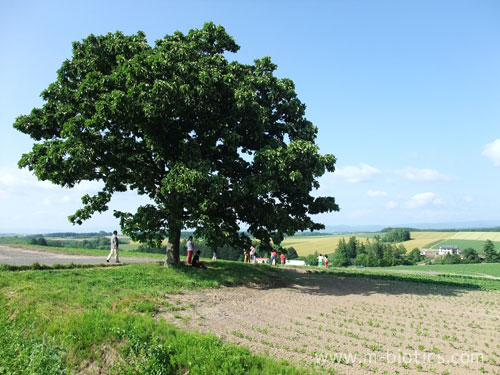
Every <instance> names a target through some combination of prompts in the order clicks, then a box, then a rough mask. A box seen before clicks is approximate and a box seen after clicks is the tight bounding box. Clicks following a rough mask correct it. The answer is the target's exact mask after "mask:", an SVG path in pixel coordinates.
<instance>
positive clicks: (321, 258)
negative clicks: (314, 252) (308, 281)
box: [318, 254, 323, 267]
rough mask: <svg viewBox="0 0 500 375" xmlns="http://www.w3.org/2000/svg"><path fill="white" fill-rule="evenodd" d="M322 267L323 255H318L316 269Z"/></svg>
mask: <svg viewBox="0 0 500 375" xmlns="http://www.w3.org/2000/svg"><path fill="white" fill-rule="evenodd" d="M321 266H323V255H321V254H319V255H318V267H321Z"/></svg>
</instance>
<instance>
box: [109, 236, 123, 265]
mask: <svg viewBox="0 0 500 375" xmlns="http://www.w3.org/2000/svg"><path fill="white" fill-rule="evenodd" d="M119 242H120V241H119V240H118V232H117V231H116V230H115V231H114V232H113V235H112V236H111V251H110V252H109V255H108V257H107V258H106V262H107V263H109V259H110V258H111V257H112V256H113V255H114V256H115V262H116V263H120V260H119V259H118V243H119Z"/></svg>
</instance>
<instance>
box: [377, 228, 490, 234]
mask: <svg viewBox="0 0 500 375" xmlns="http://www.w3.org/2000/svg"><path fill="white" fill-rule="evenodd" d="M391 229H393V228H391V227H389V228H384V229H382V230H381V231H380V232H382V233H384V232H388V231H389V230H391ZM403 229H407V230H408V231H410V232H500V227H489V228H459V229H449V228H443V229H417V228H403Z"/></svg>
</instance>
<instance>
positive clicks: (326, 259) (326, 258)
mask: <svg viewBox="0 0 500 375" xmlns="http://www.w3.org/2000/svg"><path fill="white" fill-rule="evenodd" d="M325 268H328V255H326V254H325Z"/></svg>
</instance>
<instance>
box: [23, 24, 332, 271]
mask: <svg viewBox="0 0 500 375" xmlns="http://www.w3.org/2000/svg"><path fill="white" fill-rule="evenodd" d="M238 49H239V46H238V45H237V44H236V43H235V41H234V39H233V38H232V37H231V36H230V35H228V34H227V33H226V31H225V30H224V28H223V27H221V26H216V25H214V24H213V23H207V24H205V25H204V27H203V28H202V29H195V30H190V31H189V32H188V33H187V34H183V33H181V32H175V33H174V34H173V35H167V36H165V37H164V38H163V39H161V40H158V41H156V43H155V44H154V46H151V45H149V44H148V42H147V40H146V36H145V35H144V33H142V32H139V33H137V34H136V35H131V36H127V35H124V34H122V33H120V32H117V33H114V34H111V33H110V34H107V35H103V36H94V35H90V36H89V37H88V38H86V39H84V40H83V41H81V42H75V43H73V54H72V57H71V58H70V59H68V60H66V61H64V62H63V64H62V66H61V68H60V69H59V70H58V73H57V80H56V81H55V82H54V83H52V84H51V85H50V86H49V87H48V88H47V89H46V90H45V91H43V92H42V98H43V99H44V101H45V103H44V105H43V106H42V107H41V108H35V109H33V110H32V112H31V113H30V114H29V115H25V116H20V117H19V118H18V119H17V120H16V122H15V124H14V127H15V128H16V129H18V130H20V131H22V132H24V133H26V134H29V135H30V136H31V137H32V138H33V139H34V140H35V141H36V142H35V144H34V146H33V149H32V151H31V152H29V153H27V154H24V155H23V156H22V158H21V160H20V161H19V166H20V167H28V168H29V169H30V170H32V171H34V174H35V175H36V176H37V177H38V178H39V179H41V180H49V181H51V182H53V183H55V184H58V185H61V186H65V187H73V186H75V185H76V184H78V183H80V182H81V181H84V180H97V181H101V182H102V183H103V185H104V187H103V189H102V191H100V192H98V193H97V194H96V195H93V196H88V195H85V196H83V197H82V202H83V207H82V208H81V209H79V210H78V211H77V212H76V213H74V214H73V215H72V216H70V221H71V222H73V223H77V224H81V223H82V221H84V220H86V219H88V218H90V217H91V216H92V215H93V214H94V213H95V212H103V211H106V210H107V209H108V203H109V201H110V199H111V197H112V196H113V194H114V193H115V192H123V191H126V190H129V189H130V190H135V191H137V193H138V194H141V195H146V196H148V197H149V198H150V199H151V203H150V204H146V205H143V206H141V207H139V208H138V209H137V212H135V213H128V212H118V211H115V213H114V214H115V216H116V217H118V218H120V224H121V227H122V230H123V232H124V233H127V234H129V235H130V236H131V237H132V238H133V239H134V240H139V241H144V242H148V243H150V244H152V245H156V246H159V245H160V243H161V241H162V240H163V239H164V238H166V237H168V241H169V244H168V246H167V263H169V264H170V263H177V262H179V241H180V233H181V230H182V229H185V228H195V229H196V231H197V235H202V236H203V237H204V238H205V239H206V240H207V243H209V244H211V246H215V245H217V244H219V245H222V244H233V245H235V244H241V243H242V242H243V241H248V238H247V237H246V236H244V235H242V234H239V228H240V225H241V224H244V225H246V226H247V227H248V232H249V233H251V234H252V235H254V236H255V237H256V238H258V239H259V240H261V241H262V244H263V245H264V246H268V245H269V244H270V243H271V241H273V242H275V243H280V242H281V240H282V239H283V236H284V234H293V233H295V232H296V231H299V230H318V229H322V228H323V225H321V224H319V223H316V222H314V221H313V220H312V218H311V215H314V214H319V213H323V212H329V211H335V210H338V206H337V204H336V203H335V200H334V198H333V197H314V196H312V195H311V192H312V191H313V190H314V189H317V188H318V187H319V184H318V178H319V177H320V176H322V175H323V174H324V173H325V171H329V172H333V171H334V164H335V157H334V156H333V155H321V154H320V153H319V149H318V146H317V145H316V144H315V138H316V134H317V128H316V127H315V126H313V124H312V123H311V122H310V121H308V120H307V119H306V118H305V116H304V113H305V105H304V104H303V103H302V102H301V101H300V100H299V99H298V98H297V95H296V93H295V89H294V84H293V82H292V81H291V80H290V79H280V78H277V77H276V76H275V75H274V71H275V69H276V65H274V64H273V63H272V62H271V60H270V58H267V57H266V58H261V59H257V60H255V61H254V63H253V64H242V63H239V62H237V61H229V60H228V59H227V58H226V56H227V54H228V53H229V52H233V53H234V52H236V51H238Z"/></svg>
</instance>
